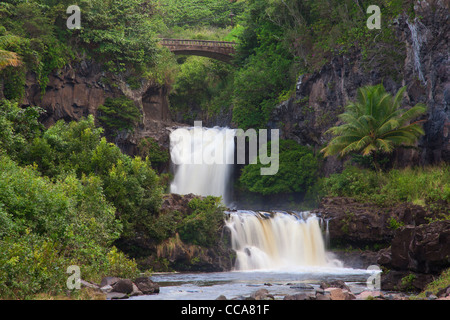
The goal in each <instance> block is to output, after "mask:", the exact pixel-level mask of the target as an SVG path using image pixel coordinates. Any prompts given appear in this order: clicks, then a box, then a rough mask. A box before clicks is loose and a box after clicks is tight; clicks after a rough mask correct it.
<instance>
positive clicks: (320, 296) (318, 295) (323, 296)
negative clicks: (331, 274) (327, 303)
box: [316, 293, 331, 300]
mask: <svg viewBox="0 0 450 320" xmlns="http://www.w3.org/2000/svg"><path fill="white" fill-rule="evenodd" d="M316 300H331V297H330V295H329V294H322V293H316Z"/></svg>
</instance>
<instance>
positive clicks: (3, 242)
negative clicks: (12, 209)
mask: <svg viewBox="0 0 450 320" xmlns="http://www.w3.org/2000/svg"><path fill="white" fill-rule="evenodd" d="M60 250H61V247H60V246H59V245H57V243H55V242H54V241H51V240H48V239H45V238H43V237H41V236H38V235H36V234H35V233H32V232H30V230H26V231H25V233H23V234H20V235H19V234H11V235H9V236H8V237H4V238H2V239H0V297H1V298H2V299H18V300H23V299H29V298H32V296H33V295H35V294H37V293H42V292H45V293H50V294H52V295H57V294H61V293H62V292H63V290H64V289H66V288H65V286H66V280H67V277H68V275H67V274H66V273H65V272H66V269H67V267H68V266H70V265H72V261H70V259H66V258H64V257H63V256H62V255H60Z"/></svg>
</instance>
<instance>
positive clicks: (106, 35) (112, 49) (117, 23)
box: [74, 0, 159, 73]
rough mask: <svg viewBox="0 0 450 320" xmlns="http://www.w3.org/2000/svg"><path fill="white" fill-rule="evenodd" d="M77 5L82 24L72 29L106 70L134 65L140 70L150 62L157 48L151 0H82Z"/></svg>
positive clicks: (122, 69)
mask: <svg viewBox="0 0 450 320" xmlns="http://www.w3.org/2000/svg"><path fill="white" fill-rule="evenodd" d="M80 8H81V10H82V12H83V23H82V28H81V30H79V31H74V33H75V34H78V33H79V37H80V39H81V40H82V42H83V45H84V46H85V47H86V48H88V50H89V51H90V52H92V56H95V57H96V59H97V60H99V62H103V63H105V65H106V67H107V69H108V70H109V71H111V72H114V73H120V72H125V71H126V70H127V69H128V68H134V69H135V70H136V71H138V72H141V71H144V69H145V68H146V67H149V66H152V65H153V60H154V58H155V57H156V56H157V54H158V51H159V50H158V48H157V36H156V32H157V31H158V22H157V21H154V20H153V19H152V17H153V15H154V13H155V12H154V10H155V3H153V1H145V0H109V1H103V0H91V1H82V2H81V3H80Z"/></svg>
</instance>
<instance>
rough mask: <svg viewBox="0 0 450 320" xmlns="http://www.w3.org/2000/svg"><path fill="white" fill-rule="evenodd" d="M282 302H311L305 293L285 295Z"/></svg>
mask: <svg viewBox="0 0 450 320" xmlns="http://www.w3.org/2000/svg"><path fill="white" fill-rule="evenodd" d="M283 300H311V297H310V296H309V295H307V294H306V293H297V294H293V295H287V296H285V297H284V299H283Z"/></svg>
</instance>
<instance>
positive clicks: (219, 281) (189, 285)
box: [131, 267, 377, 300]
mask: <svg viewBox="0 0 450 320" xmlns="http://www.w3.org/2000/svg"><path fill="white" fill-rule="evenodd" d="M376 272H377V271H373V270H364V269H351V268H337V267H336V268H335V267H300V268H296V269H295V270H257V271H231V272H217V273H158V274H154V275H153V276H152V277H151V278H152V280H153V281H154V282H157V283H158V284H159V285H160V293H159V294H157V295H149V296H138V297H133V298H131V299H136V300H137V299H139V300H214V299H216V298H217V297H219V296H220V295H223V296H225V297H226V298H227V299H242V298H244V297H249V296H250V295H251V294H252V293H254V292H255V291H257V290H259V289H261V288H265V289H267V290H268V291H269V293H270V294H272V295H273V296H274V297H275V299H280V300H282V299H283V298H284V297H285V296H286V295H289V294H295V293H299V292H305V293H307V292H314V290H315V289H317V288H319V287H320V283H321V282H322V281H333V280H342V281H344V282H345V283H346V284H347V285H348V286H349V287H350V289H351V290H352V292H353V293H354V294H358V293H359V292H362V291H364V290H365V289H366V288H367V280H368V278H369V277H371V276H372V275H374V274H375V273H376Z"/></svg>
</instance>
